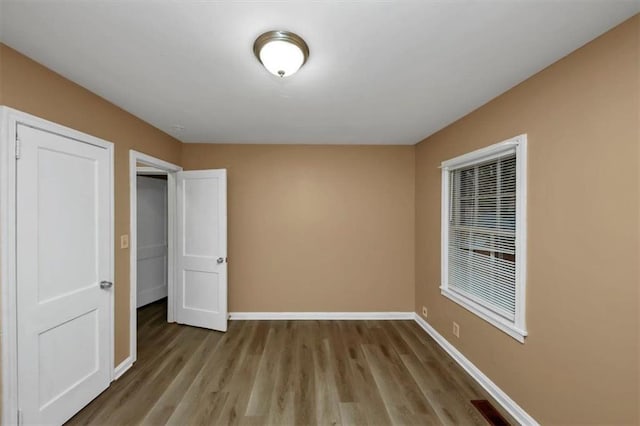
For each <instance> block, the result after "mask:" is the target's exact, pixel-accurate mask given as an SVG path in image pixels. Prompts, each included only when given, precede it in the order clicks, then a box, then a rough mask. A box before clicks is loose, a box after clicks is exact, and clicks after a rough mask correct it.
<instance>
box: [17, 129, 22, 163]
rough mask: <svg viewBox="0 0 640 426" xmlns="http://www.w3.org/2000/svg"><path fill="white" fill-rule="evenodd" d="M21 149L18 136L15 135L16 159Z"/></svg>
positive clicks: (18, 157)
mask: <svg viewBox="0 0 640 426" xmlns="http://www.w3.org/2000/svg"><path fill="white" fill-rule="evenodd" d="M21 151H22V143H21V142H20V138H18V135H16V160H19V159H20V153H21Z"/></svg>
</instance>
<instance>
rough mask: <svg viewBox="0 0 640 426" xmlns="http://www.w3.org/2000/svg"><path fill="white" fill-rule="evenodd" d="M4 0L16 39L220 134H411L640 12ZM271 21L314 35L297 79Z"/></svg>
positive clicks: (110, 92)
mask: <svg viewBox="0 0 640 426" xmlns="http://www.w3.org/2000/svg"><path fill="white" fill-rule="evenodd" d="M0 1H2V3H1V5H2V10H1V12H0V13H1V22H0V23H1V25H2V27H1V30H2V33H1V35H0V39H1V40H2V41H3V42H4V43H5V44H7V45H9V46H11V47H13V48H14V49H16V50H18V51H20V52H22V53H24V54H25V55H27V56H29V57H31V58H33V59H35V60H36V61H38V62H40V63H42V64H44V65H45V66H47V67H49V68H51V69H53V70H54V71H56V72H58V73H60V74H62V75H63V76H65V77H67V78H69V79H71V80H73V81H75V82H77V83H78V84H80V85H82V86H84V87H86V88H88V89H89V90H91V91H93V92H95V93H97V94H99V95H100V96H103V97H104V98H106V99H108V100H110V101H111V102H113V103H114V104H116V105H118V106H120V107H122V108H123V109H125V110H127V111H129V112H131V113H133V114H134V115H136V116H138V117H140V118H142V119H143V120H145V121H148V122H149V123H151V124H153V125H155V126H156V127H158V128H160V129H162V130H164V131H165V132H167V133H169V134H171V135H173V136H175V137H176V138H178V139H180V140H182V141H184V142H217V143H223V142H224V143H330V144H414V143H416V142H419V141H420V140H421V139H423V138H425V137H426V136H428V135H430V134H432V133H434V132H435V131H437V130H439V129H441V128H443V127H444V126H446V125H447V124H449V123H451V122H453V121H455V120H456V119H458V118H460V117H462V116H463V115H465V114H467V113H469V112H470V111H472V110H473V109H475V108H477V107H479V106H480V105H482V104H484V103H485V102H487V101H489V100H490V99H492V98H494V97H495V96H497V95H499V94H500V93H502V92H504V91H505V90H507V89H509V88H511V87H513V86H514V85H516V84H517V83H519V82H521V81H523V80H525V79H526V78H527V77H529V76H531V75H533V74H534V73H536V72H537V71H539V70H541V69H542V68H544V67H546V66H548V65H549V64H551V63H553V62H555V61H556V60H558V59H560V58H561V57H563V56H565V55H566V54H568V53H570V52H571V51H573V50H575V49H576V48H578V47H580V46H582V45H584V44H585V43H586V42H588V41H589V40H591V39H593V38H595V37H596V36H598V35H600V34H602V33H603V32H605V31H607V30H608V29H610V28H612V27H613V26H615V25H616V24H618V23H620V22H622V21H623V20H625V19H626V18H628V17H630V16H632V15H634V14H635V13H638V11H640V0H598V1H594V0H555V1H539V0H524V1H506V0H475V1H456V0H451V1H444V0H440V1H431V0H429V1H427V0H423V1H417V0H414V1H402V0H396V1H364V0H363V1H354V2H337V1H323V2H319V1H314V2H312V1H301V0H300V1H243V2H232V1H230V0H228V1H194V0H183V1H154V0H129V1H123V0H119V1H117V0H101V1H95V0H94V1H82V0H75V1H69V0H65V1H62V0H48V1H30V0H21V1H6V0H0ZM272 29H284V30H290V31H294V32H296V33H298V34H299V35H301V36H302V37H303V38H304V39H305V40H306V41H307V43H308V45H309V48H310V51H311V54H310V57H309V61H308V62H307V64H306V65H305V66H304V67H303V68H302V69H301V70H300V71H299V72H298V73H297V74H295V75H294V76H292V77H290V78H286V79H279V78H277V77H275V76H273V75H271V74H269V73H268V72H267V71H266V70H265V69H263V68H262V67H261V65H260V64H259V63H258V61H257V60H256V59H255V57H254V56H253V52H252V45H253V42H254V40H255V38H256V37H257V36H258V35H260V34H261V33H263V32H265V31H267V30H272ZM175 125H180V126H184V129H183V130H181V131H180V130H176V129H175V128H174V126H175Z"/></svg>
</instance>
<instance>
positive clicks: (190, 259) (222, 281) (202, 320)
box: [175, 169, 227, 331]
mask: <svg viewBox="0 0 640 426" xmlns="http://www.w3.org/2000/svg"><path fill="white" fill-rule="evenodd" d="M177 177H178V197H177V198H178V214H177V238H176V242H177V250H176V253H177V257H178V258H177V268H176V275H177V276H176V294H175V296H176V304H175V306H176V311H175V318H176V322H178V323H180V324H186V325H194V326H198V327H204V328H210V329H213V330H219V331H227V171H226V170H224V169H222V170H197V171H187V172H178V173H177Z"/></svg>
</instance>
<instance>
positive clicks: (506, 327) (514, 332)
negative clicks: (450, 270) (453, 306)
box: [440, 287, 527, 343]
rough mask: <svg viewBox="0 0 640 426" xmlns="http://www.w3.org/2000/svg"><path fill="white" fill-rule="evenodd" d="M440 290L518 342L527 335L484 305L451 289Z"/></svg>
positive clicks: (522, 340) (524, 331) (521, 341)
mask: <svg viewBox="0 0 640 426" xmlns="http://www.w3.org/2000/svg"><path fill="white" fill-rule="evenodd" d="M440 290H441V291H440V292H441V294H442V295H443V296H444V297H446V298H448V299H449V300H451V301H453V302H455V303H457V304H458V305H460V306H462V307H463V308H465V309H467V310H468V311H471V312H473V313H474V314H476V315H477V316H479V317H480V318H482V319H483V320H485V321H487V322H488V323H489V324H491V325H493V326H494V327H496V328H498V329H500V330H501V331H503V332H505V333H506V334H508V335H509V336H511V337H513V338H514V339H516V340H517V341H518V342H520V343H524V338H525V337H526V336H527V332H526V330H522V329H520V328H518V327H516V326H515V325H514V324H512V323H510V322H509V321H508V320H506V319H504V318H502V317H500V316H498V315H496V314H495V313H493V312H492V311H490V310H489V309H487V308H485V307H484V306H482V305H480V304H478V303H476V302H474V301H472V300H469V299H467V298H466V297H464V296H462V295H460V294H458V293H456V292H454V291H451V290H449V289H447V288H444V287H440Z"/></svg>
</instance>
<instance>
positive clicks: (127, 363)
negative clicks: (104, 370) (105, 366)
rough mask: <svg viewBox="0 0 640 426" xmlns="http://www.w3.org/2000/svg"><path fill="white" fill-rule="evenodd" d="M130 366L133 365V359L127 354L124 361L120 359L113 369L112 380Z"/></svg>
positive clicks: (117, 377) (116, 378)
mask: <svg viewBox="0 0 640 426" xmlns="http://www.w3.org/2000/svg"><path fill="white" fill-rule="evenodd" d="M131 367H133V360H132V359H131V356H128V357H127V358H126V359H125V360H124V361H122V362H121V363H120V364H118V366H116V368H114V369H113V380H111V381H112V382H113V381H115V380H118V379H119V378H120V377H121V376H122V375H123V374H124V373H126V372H127V371H128V370H129V369H130V368H131Z"/></svg>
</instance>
